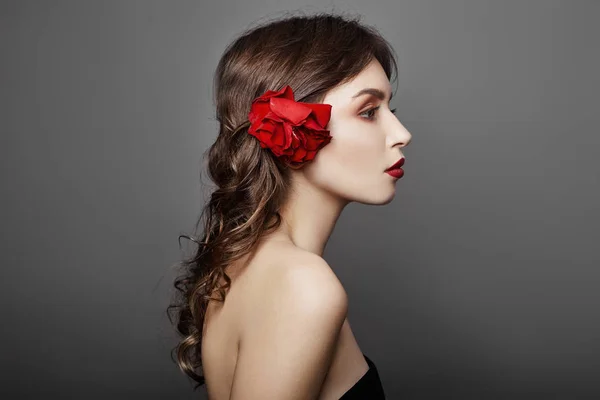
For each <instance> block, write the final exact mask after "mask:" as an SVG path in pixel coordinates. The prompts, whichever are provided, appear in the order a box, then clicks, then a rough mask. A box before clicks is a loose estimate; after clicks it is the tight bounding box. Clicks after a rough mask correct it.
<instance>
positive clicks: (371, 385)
mask: <svg viewBox="0 0 600 400" xmlns="http://www.w3.org/2000/svg"><path fill="white" fill-rule="evenodd" d="M363 356H364V357H365V360H367V364H369V369H368V370H367V372H365V374H364V375H363V376H361V378H360V379H359V380H358V382H356V383H355V384H354V386H352V387H351V388H350V389H348V391H347V392H346V393H344V394H343V395H342V397H340V399H339V400H362V399H366V400H385V393H384V392H383V385H382V384H381V380H380V379H379V373H378V372H377V367H375V364H374V363H373V361H371V359H370V358H369V357H367V355H366V354H364V353H363Z"/></svg>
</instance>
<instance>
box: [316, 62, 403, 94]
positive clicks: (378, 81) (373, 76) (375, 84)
mask: <svg viewBox="0 0 600 400" xmlns="http://www.w3.org/2000/svg"><path fill="white" fill-rule="evenodd" d="M365 88H376V89H380V90H381V91H383V92H384V93H386V96H387V98H389V96H390V94H391V93H392V88H391V85H390V81H389V80H388V78H387V75H386V74H385V71H384V70H383V67H382V66H381V64H380V63H379V61H377V60H375V59H374V60H373V61H371V62H370V63H369V64H368V65H367V66H366V67H365V69H363V70H362V71H361V72H360V73H359V74H358V75H356V76H355V77H354V78H353V79H352V80H350V81H348V82H346V83H344V84H342V85H339V86H337V87H335V88H333V89H331V90H330V91H328V92H327V94H326V95H325V98H324V99H323V103H326V104H334V103H335V104H338V105H344V104H349V103H351V102H352V101H353V100H357V99H358V98H357V99H354V98H353V96H354V95H355V94H356V93H358V92H359V91H360V90H362V89H365ZM364 97H366V96H364ZM360 98H363V96H360ZM357 101H358V100H357Z"/></svg>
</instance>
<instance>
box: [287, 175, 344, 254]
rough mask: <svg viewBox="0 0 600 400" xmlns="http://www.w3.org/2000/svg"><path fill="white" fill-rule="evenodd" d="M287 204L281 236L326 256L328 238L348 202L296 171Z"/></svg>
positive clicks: (307, 249)
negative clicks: (310, 181) (324, 253)
mask: <svg viewBox="0 0 600 400" xmlns="http://www.w3.org/2000/svg"><path fill="white" fill-rule="evenodd" d="M295 178H297V179H294V180H293V183H292V188H291V189H292V190H291V191H290V194H289V198H288V199H287V201H286V203H285V205H284V207H283V208H282V209H281V210H280V213H281V216H282V221H281V222H282V223H281V226H280V227H279V229H278V234H277V235H278V236H283V238H284V240H289V241H291V242H292V243H293V244H294V245H295V246H297V247H299V248H301V249H304V250H306V251H309V252H311V253H314V254H317V255H319V256H323V252H324V251H325V246H326V245H327V241H328V240H329V237H330V236H331V233H332V232H333V229H334V227H335V224H336V222H337V220H338V218H339V216H340V215H341V213H342V210H343V209H344V207H345V206H346V205H347V204H348V203H349V202H348V201H346V200H341V199H340V198H339V197H335V196H333V195H332V194H331V193H327V192H325V191H323V190H321V189H319V188H317V187H315V186H314V185H312V184H308V183H307V182H306V180H305V179H303V174H297V175H296V176H295Z"/></svg>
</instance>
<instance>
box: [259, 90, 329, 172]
mask: <svg viewBox="0 0 600 400" xmlns="http://www.w3.org/2000/svg"><path fill="white" fill-rule="evenodd" d="M330 117H331V105H330V104H320V103H302V102H297V101H295V100H294V93H293V91H292V88H291V87H289V86H285V87H284V88H283V89H281V90H279V91H278V92H276V91H273V90H267V91H266V92H265V93H264V94H263V95H262V96H260V97H257V98H256V99H254V101H253V102H252V106H251V109H250V112H249V113H248V119H249V121H250V127H249V128H248V133H249V134H250V135H252V136H254V137H256V138H257V139H258V140H259V142H260V146H261V147H262V148H263V149H265V148H269V149H271V151H272V152H273V154H275V155H276V156H277V157H279V158H281V159H283V160H284V161H285V162H286V163H287V164H288V165H290V166H291V167H293V168H295V167H300V166H302V165H303V164H304V163H306V162H307V161H310V160H312V159H313V158H314V157H315V155H316V154H317V151H319V150H320V149H321V148H322V147H323V146H325V145H326V144H328V143H329V142H330V141H331V135H330V134H329V131H328V130H327V129H325V127H326V126H327V124H328V123H329V119H330Z"/></svg>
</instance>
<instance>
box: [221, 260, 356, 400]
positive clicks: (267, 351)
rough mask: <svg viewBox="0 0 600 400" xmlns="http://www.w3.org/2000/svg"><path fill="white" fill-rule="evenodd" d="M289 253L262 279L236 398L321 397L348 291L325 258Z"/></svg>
mask: <svg viewBox="0 0 600 400" xmlns="http://www.w3.org/2000/svg"><path fill="white" fill-rule="evenodd" d="M286 250H287V249H286ZM284 254H285V255H286V257H285V261H284V262H282V263H281V264H280V265H273V266H272V267H269V268H268V269H266V270H262V272H261V274H262V275H263V276H262V277H261V278H260V280H259V282H257V284H258V285H259V287H257V288H256V289H257V290H256V292H255V293H258V294H255V295H253V296H252V297H253V299H252V300H251V302H252V307H253V309H254V310H253V311H252V312H249V313H248V314H247V316H248V317H250V320H248V321H246V323H244V326H243V331H242V332H241V339H240V349H239V352H238V360H237V364H236V368H235V372H234V379H233V385H232V392H231V399H239V398H244V399H259V398H260V399H271V398H272V399H289V400H292V399H310V398H317V397H318V394H319V392H320V389H321V386H322V384H323V381H324V379H325V376H326V374H327V372H328V370H329V367H330V365H331V362H332V359H333V354H334V351H335V347H336V344H337V340H338V337H339V333H340V330H341V327H342V325H343V323H344V320H345V318H346V314H347V308H348V299H347V295H346V292H345V290H344V288H343V286H342V285H341V283H340V281H339V279H338V278H337V276H336V275H335V273H334V272H333V271H332V269H331V267H330V266H329V265H328V263H327V262H326V261H325V260H324V259H323V258H321V257H319V256H318V255H315V254H311V253H308V252H304V251H301V250H300V251H295V250H289V251H287V252H285V253H284ZM265 274H266V275H265Z"/></svg>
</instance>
